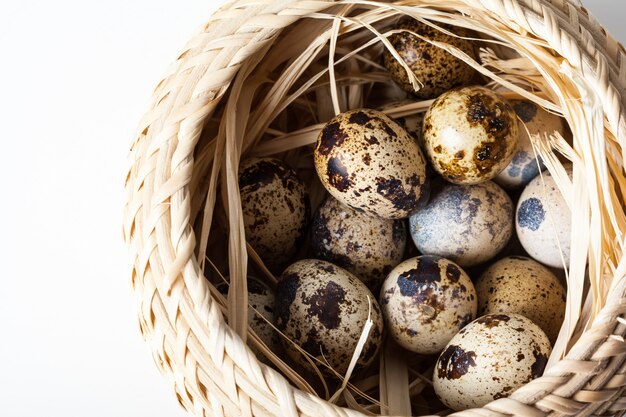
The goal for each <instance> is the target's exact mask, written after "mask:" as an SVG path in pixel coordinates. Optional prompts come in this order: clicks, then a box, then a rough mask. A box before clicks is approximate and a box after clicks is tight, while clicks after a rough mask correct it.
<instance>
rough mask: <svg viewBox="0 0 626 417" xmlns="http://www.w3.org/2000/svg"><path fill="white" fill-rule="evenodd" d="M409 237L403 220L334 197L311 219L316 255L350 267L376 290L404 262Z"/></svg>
mask: <svg viewBox="0 0 626 417" xmlns="http://www.w3.org/2000/svg"><path fill="white" fill-rule="evenodd" d="M406 237H407V233H406V225H405V223H404V222H403V221H402V220H387V219H380V218H378V217H374V216H368V215H366V214H364V213H361V212H358V211H356V210H354V209H352V208H350V207H348V206H346V205H344V204H341V203H340V202H339V201H337V200H336V199H334V198H333V197H331V196H329V197H328V198H327V199H326V200H325V201H324V203H322V205H321V206H320V207H319V208H318V210H317V211H316V213H315V214H314V215H313V220H312V222H311V247H312V249H313V254H314V255H315V257H316V258H319V259H323V260H327V261H330V262H333V263H334V264H336V265H338V266H341V267H343V268H345V269H347V270H348V271H350V272H352V273H353V274H354V275H356V277H357V278H359V279H360V280H361V281H363V282H364V283H365V284H366V285H367V286H368V287H369V288H370V289H372V290H375V289H378V288H379V287H380V284H381V283H382V281H383V279H385V277H386V276H387V274H388V273H389V271H391V269H392V268H393V267H394V266H396V265H397V264H399V263H400V261H402V255H403V254H404V249H405V246H406Z"/></svg>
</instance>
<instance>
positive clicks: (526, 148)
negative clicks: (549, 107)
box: [494, 100, 565, 190]
mask: <svg viewBox="0 0 626 417" xmlns="http://www.w3.org/2000/svg"><path fill="white" fill-rule="evenodd" d="M510 103H511V105H512V106H513V109H514V110H515V113H516V114H517V116H518V117H519V120H521V121H522V122H523V125H520V126H519V133H518V146H517V150H516V151H515V154H514V155H513V159H512V160H511V163H510V164H509V165H508V166H507V167H506V168H504V169H503V170H502V171H501V172H500V173H499V174H498V176H497V177H496V178H495V179H494V181H495V182H496V183H498V185H500V186H501V187H503V188H506V189H511V190H513V189H517V188H520V187H523V186H525V185H526V184H528V183H529V182H530V181H531V180H532V179H533V178H535V177H536V176H537V175H538V174H539V170H540V169H541V170H542V171H543V170H544V169H545V167H544V165H543V163H542V162H541V159H539V160H537V158H535V151H534V150H533V145H532V142H531V140H530V136H529V133H530V134H531V135H533V136H535V135H550V134H552V133H554V132H558V133H560V134H561V135H562V136H563V135H564V134H565V125H564V123H563V118H562V117H559V116H557V115H555V114H552V113H548V112H547V111H545V110H544V109H543V108H541V107H539V106H537V105H536V104H535V103H533V102H532V101H529V100H510Z"/></svg>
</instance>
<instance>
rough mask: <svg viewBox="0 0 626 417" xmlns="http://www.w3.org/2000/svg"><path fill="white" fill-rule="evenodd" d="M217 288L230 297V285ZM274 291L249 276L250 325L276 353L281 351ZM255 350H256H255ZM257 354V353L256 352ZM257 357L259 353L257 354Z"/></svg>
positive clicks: (221, 285) (224, 284)
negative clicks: (275, 327)
mask: <svg viewBox="0 0 626 417" xmlns="http://www.w3.org/2000/svg"><path fill="white" fill-rule="evenodd" d="M216 288H217V289H218V290H219V291H220V292H221V293H222V294H223V295H224V296H228V284H226V283H220V284H218V285H216ZM274 300H275V295H274V291H273V290H272V289H271V288H270V287H269V286H268V285H267V284H266V283H264V282H263V281H261V280H260V279H258V278H256V277H253V276H250V275H249V276H248V323H249V324H250V327H251V328H252V330H254V332H255V333H256V334H257V335H258V336H259V338H261V340H262V341H263V343H265V345H266V346H267V347H268V348H269V349H270V350H271V351H272V352H274V353H278V352H280V350H281V346H280V340H279V336H278V332H277V331H276V330H274V328H273V326H275V324H276V322H275V319H274ZM253 350H254V349H253ZM255 352H256V351H255ZM256 353H257V356H259V357H261V358H262V356H261V355H259V352H256Z"/></svg>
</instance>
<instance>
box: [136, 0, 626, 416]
mask: <svg viewBox="0 0 626 417" xmlns="http://www.w3.org/2000/svg"><path fill="white" fill-rule="evenodd" d="M357 2H358V3H360V5H361V6H360V7H361V8H362V9H364V10H366V9H372V8H387V9H385V10H391V11H390V13H396V14H397V13H399V10H400V11H401V10H404V11H406V10H407V9H406V8H405V9H402V8H400V9H391V8H389V6H390V5H391V4H392V2H384V1H383V2H378V3H376V2H373V1H365V0H361V1H357V0H355V1H344V2H333V1H319V0H231V1H228V2H226V4H225V5H224V6H223V7H222V8H221V9H220V10H219V11H218V12H216V13H215V14H214V15H213V16H212V17H211V19H210V20H209V22H208V23H207V24H206V25H205V26H204V27H203V28H202V30H201V31H200V33H198V34H197V35H196V36H195V37H194V38H193V39H192V40H191V41H190V42H189V43H188V45H187V46H186V48H185V49H184V52H183V53H182V54H181V55H180V56H179V58H178V59H177V61H176V63H175V64H174V65H173V66H172V68H171V70H170V71H169V72H168V74H167V75H166V77H165V78H164V79H163V80H162V81H161V82H160V83H159V84H158V86H157V88H156V90H155V91H154V95H153V101H152V103H151V106H150V109H149V111H148V112H147V113H146V115H145V117H144V118H143V120H142V121H141V123H140V129H139V133H138V135H137V137H136V140H135V141H134V143H133V145H132V152H131V160H132V166H131V168H130V170H129V173H128V177H127V181H126V207H125V224H124V233H125V239H126V242H127V244H128V247H129V249H130V252H131V254H132V258H133V268H132V285H133V288H134V291H135V294H136V297H137V305H138V309H139V316H140V327H141V331H142V333H143V335H144V337H145V339H146V341H147V342H148V343H149V344H150V347H151V349H152V353H153V355H154V359H155V361H156V363H157V365H158V366H159V368H160V369H161V371H162V372H163V373H164V374H165V375H167V376H168V378H169V379H170V380H173V381H174V383H175V390H176V394H177V397H178V400H179V401H180V403H181V404H182V406H183V407H184V408H185V409H187V410H188V411H189V412H191V413H194V414H196V415H198V416H205V415H210V416H224V415H226V416H252V415H254V416H312V417H313V416H329V417H331V416H332V417H336V416H349V415H353V416H357V415H363V412H365V411H364V410H362V409H361V410H360V411H356V410H355V408H356V409H358V407H352V408H353V409H350V408H348V407H339V406H337V405H335V404H332V403H331V402H328V401H325V400H323V399H321V398H319V397H318V396H316V395H314V394H312V393H310V392H306V383H305V382H304V380H302V381H300V383H299V382H298V379H297V375H291V376H290V377H289V375H288V377H289V380H288V378H286V377H285V376H284V375H285V374H286V371H285V369H282V371H283V372H282V374H281V373H279V372H278V371H276V370H275V369H273V368H272V367H270V366H267V365H265V364H264V363H262V362H260V361H258V360H257V358H256V357H255V355H254V354H253V353H252V351H251V350H250V349H249V348H248V347H247V345H246V342H245V341H246V339H248V341H249V342H250V343H251V344H252V345H255V346H259V341H258V339H257V338H256V337H254V336H252V335H250V334H249V333H248V331H247V326H246V325H245V324H242V323H245V320H242V319H241V317H246V306H247V302H246V298H245V283H244V282H245V280H239V281H237V280H233V284H232V285H233V286H239V288H234V289H231V292H235V293H238V294H240V296H239V297H229V298H228V300H225V299H224V298H223V297H221V296H220V295H219V293H217V292H216V291H215V290H214V288H213V287H212V286H211V285H210V284H209V282H208V281H207V279H206V278H205V273H204V270H205V269H204V266H205V265H204V263H205V259H204V256H199V254H204V253H205V250H206V248H207V246H208V247H209V248H211V247H212V245H213V242H217V241H218V240H220V241H221V242H226V243H227V244H225V245H222V246H223V248H224V249H225V250H226V249H227V253H226V252H224V253H223V254H222V255H221V256H219V255H217V254H216V255H215V258H216V259H217V260H216V262H217V261H219V259H218V258H221V260H222V261H223V264H224V265H225V266H227V267H228V270H229V272H230V274H231V276H235V277H237V276H243V277H245V276H246V271H247V269H246V268H247V259H251V260H252V261H253V263H257V264H259V265H261V263H260V260H259V259H258V257H257V256H256V255H255V254H254V252H253V251H251V250H250V248H247V249H246V245H245V237H244V232H243V224H242V222H241V213H240V210H241V208H240V206H238V205H237V204H232V203H233V202H238V201H239V200H238V187H237V166H238V163H239V160H240V158H241V156H242V155H249V154H272V153H273V152H275V149H276V148H275V146H278V145H277V143H278V142H277V141H276V140H275V139H276V133H275V132H270V133H271V134H270V135H269V137H270V139H273V140H274V141H272V140H267V137H268V135H264V133H267V132H268V131H269V130H270V129H268V123H266V121H269V120H271V118H272V117H274V116H275V114H274V113H272V112H273V111H275V109H276V108H279V107H280V105H281V102H280V101H278V100H277V101H275V102H273V101H272V100H266V101H264V102H263V106H258V107H255V108H254V109H251V108H250V107H249V106H248V107H246V103H251V99H250V97H249V95H251V94H253V93H254V92H255V90H254V89H251V88H248V87H249V83H252V82H257V83H258V85H256V87H257V88H259V89H260V90H259V91H261V90H262V85H263V82H259V79H260V78H259V77H258V74H259V72H260V71H267V72H268V76H269V74H270V73H271V71H274V70H275V71H279V70H280V69H276V68H279V65H278V64H277V65H276V66H275V67H274V66H272V65H269V64H268V62H270V61H268V60H270V59H271V58H272V56H277V54H278V52H276V51H278V50H279V48H278V46H280V47H281V48H282V50H283V51H288V50H289V48H295V47H297V46H298V45H300V43H298V42H296V41H295V40H294V39H293V38H294V36H281V34H282V33H283V32H285V31H286V30H288V29H289V28H293V27H294V25H296V24H298V23H299V22H301V21H304V20H305V19H306V20H310V21H311V25H310V30H308V33H305V32H299V33H300V34H301V35H302V36H303V37H304V38H306V37H307V36H308V37H309V38H308V39H309V40H308V41H307V42H308V43H309V44H311V45H312V44H314V42H321V43H320V45H321V46H320V47H321V48H323V47H324V45H325V44H327V43H328V42H331V43H332V42H333V41H332V40H331V39H333V36H332V35H333V34H338V33H339V32H340V31H342V30H344V29H345V28H346V27H348V26H349V24H351V23H350V22H349V21H348V20H343V24H342V20H341V19H339V18H336V19H335V18H333V17H334V16H346V14H347V13H349V11H350V10H354V8H356V7H357V5H356V3H357ZM395 4H396V5H398V6H402V7H404V6H407V7H411V8H412V9H411V10H414V11H415V12H416V13H419V14H421V15H424V16H429V17H432V18H434V19H437V18H440V17H441V16H443V18H444V19H445V13H457V14H458V15H459V16H465V17H471V21H472V22H474V24H475V25H478V26H481V27H484V28H485V30H486V32H488V34H489V36H492V37H499V38H501V39H505V40H506V41H507V42H509V43H511V44H516V42H519V40H520V39H522V38H524V39H527V40H529V42H528V45H531V46H529V47H528V50H526V49H524V48H523V47H520V48H518V51H519V52H520V53H521V54H522V55H523V56H530V55H527V54H530V52H529V50H530V49H532V48H535V49H532V51H531V52H532V53H534V54H535V55H533V56H535V57H536V56H537V54H540V53H545V52H546V51H547V52H548V54H547V55H545V56H549V57H551V61H550V62H548V61H545V60H544V61H538V60H536V61H533V63H534V64H535V65H536V66H537V67H538V68H540V70H541V71H540V73H541V75H543V76H545V77H553V78H554V77H559V79H561V80H564V81H563V82H564V83H567V85H569V86H570V87H572V88H577V89H578V91H579V92H581V91H584V92H586V96H584V94H583V93H581V97H582V96H584V97H582V98H581V99H577V100H571V102H570V101H566V102H563V103H560V104H561V107H560V109H561V110H562V111H563V113H564V115H565V117H566V119H567V120H568V122H569V123H570V125H573V124H576V123H578V127H577V128H578V130H576V131H575V133H576V132H578V134H579V135H578V137H577V139H576V140H577V144H576V145H575V151H576V155H577V156H578V157H579V159H580V161H578V162H577V165H576V166H579V167H581V169H579V171H578V172H579V174H576V173H575V178H574V182H575V183H576V182H578V183H580V184H583V183H584V184H585V185H584V186H581V187H582V188H581V189H584V190H585V194H584V195H583V197H581V196H580V195H578V196H576V195H575V194H576V193H575V192H574V191H572V192H571V194H570V197H572V199H574V198H576V200H572V202H573V201H576V204H572V213H573V217H574V218H577V219H579V220H582V223H583V224H582V225H580V226H578V227H580V229H578V230H579V231H583V232H585V233H584V234H583V235H581V236H584V238H585V239H583V240H586V241H589V244H588V245H586V246H580V247H581V248H583V250H586V252H584V254H585V255H586V257H587V258H588V259H589V262H590V263H589V265H590V269H589V274H590V275H593V276H597V277H600V279H599V280H598V279H595V280H591V281H592V282H591V284H592V285H591V286H590V288H591V289H589V290H587V289H585V291H586V292H585V294H587V293H589V292H592V293H593V296H592V297H588V298H587V300H588V301H587V302H586V303H583V304H584V306H583V307H584V308H583V307H581V308H580V309H578V310H581V311H582V312H583V313H582V315H581V316H580V317H579V320H578V328H579V330H580V331H579V332H578V333H577V332H576V331H575V329H573V328H572V329H570V330H571V331H569V330H566V331H563V330H562V332H561V335H562V337H561V339H560V340H561V344H562V345H563V346H562V350H563V352H564V357H563V359H560V360H556V361H553V362H552V364H551V366H550V367H549V368H548V370H547V371H546V372H545V374H544V375H543V376H542V377H540V378H538V379H535V380H533V381H532V382H530V383H528V384H527V385H525V386H523V387H522V388H520V389H518V390H517V391H515V392H514V393H513V394H512V395H511V396H510V397H509V398H503V399H499V400H496V401H493V402H491V403H490V404H488V405H486V406H485V407H484V408H482V409H473V410H467V411H463V412H458V413H455V414H454V415H458V416H464V417H469V416H494V417H495V416H509V415H514V416H533V417H539V416H544V415H548V414H550V415H553V416H565V415H568V416H569V415H576V416H591V415H606V416H609V415H611V416H612V415H622V414H623V412H624V410H626V394H624V387H626V363H624V359H625V357H626V356H625V355H626V343H624V339H623V337H624V335H625V334H626V318H624V315H625V314H626V294H625V291H626V256H624V254H623V250H624V248H625V246H626V238H625V233H626V222H625V221H624V219H625V218H626V217H625V214H624V211H625V208H624V200H623V196H624V195H626V194H625V192H626V174H625V173H624V155H625V152H626V51H625V50H624V48H623V47H622V46H621V45H620V44H619V43H617V42H616V41H615V40H614V39H613V38H611V37H610V36H609V35H608V34H607V33H606V31H605V30H604V29H603V28H602V26H600V25H599V24H598V23H597V22H596V21H595V20H594V19H593V18H592V17H591V16H589V14H588V13H587V11H586V10H585V9H584V8H582V7H581V6H580V5H578V4H575V2H574V1H573V0H449V1H435V0H403V1H399V0H398V1H396V3H395ZM351 8H352V9H351ZM433 10H438V11H440V12H442V14H432V13H430V14H429V11H433ZM465 22H467V21H465ZM360 24H363V22H361V23H360ZM355 39H357V40H358V37H355ZM363 39H365V38H363ZM273 52H276V53H275V54H274V55H272V53H273ZM296 52H298V53H300V55H297V54H295V55H293V56H295V57H296V58H293V59H291V60H289V61H287V64H293V63H294V62H296V61H298V60H301V62H300V61H299V64H298V65H301V66H306V65H313V64H314V63H315V60H314V58H313V57H314V56H315V55H313V54H308V55H307V54H305V53H304V52H303V51H296ZM324 59H325V61H322V63H323V64H328V58H327V57H326V58H324ZM307 60H308V61H307ZM565 63H566V64H567V65H564V64H565ZM287 64H282V65H283V66H282V67H280V68H283V69H284V66H285V65H287ZM542 65H543V67H542ZM499 74H500V77H501V80H503V81H506V80H508V79H509V78H507V68H506V67H503V68H500V72H499ZM254 75H257V77H256V78H255V77H253V76H254ZM332 76H335V74H332ZM250 80H252V81H250ZM332 80H333V79H332V77H331V81H332ZM244 81H245V82H244ZM283 81H284V80H283ZM370 81H372V80H370ZM326 85H328V84H326ZM546 85H549V86H550V87H551V88H556V89H557V90H558V87H559V84H546ZM274 86H275V88H274V89H272V90H266V92H268V91H269V93H268V96H269V97H271V94H275V95H276V96H277V97H278V96H280V97H284V96H285V91H287V90H289V88H291V84H288V83H286V84H285V85H276V84H275V85H274ZM326 88H328V87H326ZM281 89H283V90H284V91H283V90H281ZM329 90H330V89H329ZM553 93H554V92H553ZM566 93H567V92H566ZM566 93H564V94H566ZM281 94H282V95H281ZM567 94H568V93H567ZM546 95H547V96H548V98H549V97H550V94H547V93H546ZM557 95H558V94H557ZM552 96H554V94H552ZM589 96H592V97H591V98H593V100H591V99H590V98H589ZM233 97H237V98H238V100H234V99H232V98H233ZM324 97H326V99H328V94H327V95H326V96H325V95H323V94H322V95H320V100H323V99H324ZM590 100H591V101H590ZM357 101H358V100H357ZM553 101H554V100H553ZM327 102H328V103H329V110H330V112H329V113H328V116H330V115H332V114H333V111H332V110H333V105H332V103H333V101H332V100H330V99H329V100H328V101H327ZM590 102H591V104H590ZM564 103H567V105H565V104H564ZM565 106H566V107H567V108H564V107H565ZM598 109H599V110H598ZM264 112H265V113H267V114H265V113H264ZM594 112H600V117H602V114H603V115H604V134H603V135H601V137H606V138H607V139H606V140H607V144H604V143H600V144H598V143H592V142H593V141H592V138H597V137H598V136H597V135H596V136H594V134H593V132H592V131H591V130H592V129H596V130H599V131H600V133H602V126H601V119H600V122H598V123H595V124H594V123H593V120H594V118H593V117H594ZM595 116H597V114H595ZM235 118H236V119H237V120H239V121H242V120H245V121H247V122H248V123H244V122H240V123H234V122H233V120H235ZM264 118H265V119H264ZM579 122H580V123H579ZM288 124H289V120H288V119H287V121H286V122H285V126H286V129H288ZM585 128H587V129H588V130H589V135H580V132H584V131H585V130H584V129H585ZM315 129H319V126H318V125H315V124H313V126H312V127H311V128H310V129H309V131H307V130H306V129H300V130H299V131H298V132H299V133H298V134H293V135H287V136H285V137H283V138H282V142H280V141H279V142H280V143H279V145H280V144H282V145H281V146H284V144H285V143H287V142H289V143H291V144H292V145H289V146H288V148H289V149H293V150H291V151H288V152H286V153H285V155H286V158H288V159H289V158H291V161H296V162H297V161H298V155H299V154H298V153H297V149H298V148H300V147H302V146H304V145H308V144H310V140H311V139H310V138H311V137H313V136H312V135H314V131H315ZM286 131H288V130H286ZM311 132H313V133H311ZM596 133H597V131H596ZM278 139H281V138H278ZM602 145H605V146H602ZM273 146H274V148H273ZM309 155H310V154H309ZM557 163H558V160H557ZM575 172H576V170H575ZM577 176H578V178H577ZM207 196H208V197H207ZM603 196H604V197H603ZM607 196H609V197H607ZM584 197H586V200H585V199H584ZM581 198H583V200H581ZM607 198H608V203H607ZM603 199H604V200H603ZM581 201H582V202H583V203H580V202H581ZM220 202H221V203H220ZM605 203H607V204H605ZM587 224H589V225H587ZM217 226H219V227H217ZM216 229H221V230H230V233H228V234H225V235H219V233H218V232H214V230H216ZM594 242H595V243H594ZM216 250H217V249H216ZM579 254H581V252H579ZM572 258H575V257H574V256H572ZM581 265H582V267H581ZM592 265H593V266H594V267H593V268H592V267H591V266H592ZM581 268H582V271H581ZM594 268H595V269H594ZM598 268H600V269H598ZM259 270H261V271H262V272H264V273H266V275H267V276H268V277H270V278H271V274H270V273H269V271H267V270H264V269H263V267H262V266H260V267H259ZM584 270H585V262H584V261H583V262H582V264H581V263H580V261H579V260H578V261H577V260H576V259H573V260H572V264H571V265H570V273H571V274H572V275H575V274H577V273H578V274H579V275H580V274H583V275H584V273H585V271H584ZM236 282H240V284H236ZM571 290H572V288H570V291H571ZM580 291H582V289H581V290H580ZM242 294H243V295H242ZM568 306H569V308H570V310H568V314H572V309H574V310H576V306H575V305H573V306H572V305H571V304H569V300H568ZM585 317H586V318H587V319H589V318H590V317H592V318H593V320H591V319H589V320H588V321H585ZM225 318H226V319H227V320H228V322H229V323H231V326H229V325H228V324H226V323H227V320H226V319H225ZM581 323H582V324H581ZM581 326H582V327H581ZM563 334H565V336H564V337H563ZM572 335H574V336H572ZM557 359H558V358H557ZM294 381H295V382H294ZM295 386H297V387H298V388H296V387H295ZM400 386H402V384H400ZM381 390H382V389H381ZM394 395H395V397H398V396H402V393H401V392H400V393H393V392H387V393H386V398H387V399H389V401H391V398H392V397H394ZM381 397H382V393H381ZM402 401H403V400H402V398H400V399H398V398H395V399H394V403H395V404H402ZM380 413H382V414H405V413H410V408H409V409H408V410H407V408H406V407H405V408H402V406H400V407H399V408H393V407H391V406H390V405H389V404H385V403H384V402H383V404H382V406H381V408H380Z"/></svg>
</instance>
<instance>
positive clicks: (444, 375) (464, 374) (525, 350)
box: [433, 314, 552, 411]
mask: <svg viewBox="0 0 626 417" xmlns="http://www.w3.org/2000/svg"><path fill="white" fill-rule="evenodd" d="M551 350H552V348H551V346H550V341H549V340H548V337H547V336H546V335H545V333H544V332H543V331H542V330H541V328H539V326H537V325H536V324H535V323H533V322H532V321H531V320H530V319H528V318H526V317H524V316H521V315H519V314H492V315H487V316H483V317H480V318H478V319H476V320H474V321H473V322H472V323H470V324H469V325H467V326H466V327H465V328H463V330H461V331H460V332H459V333H458V334H457V335H456V336H454V337H453V338H452V340H450V343H449V344H448V346H446V348H445V349H444V350H443V352H442V353H441V355H440V356H439V359H438V360H437V364H436V365H435V371H434V373H433V386H434V388H435V393H436V394H437V396H438V397H439V399H440V400H441V401H442V402H443V403H444V404H445V405H447V406H448V407H450V408H451V409H453V410H456V411H460V410H466V409H468V408H475V407H483V406H484V405H485V404H487V403H489V402H490V401H493V400H497V399H499V398H505V397H508V396H509V395H510V394H511V393H512V392H513V391H515V390H516V389H517V388H519V387H521V386H522V385H524V384H526V383H528V382H530V381H531V380H532V379H534V378H537V377H539V376H541V375H542V374H543V371H544V368H545V366H546V363H547V362H548V357H549V356H550V353H551Z"/></svg>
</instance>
